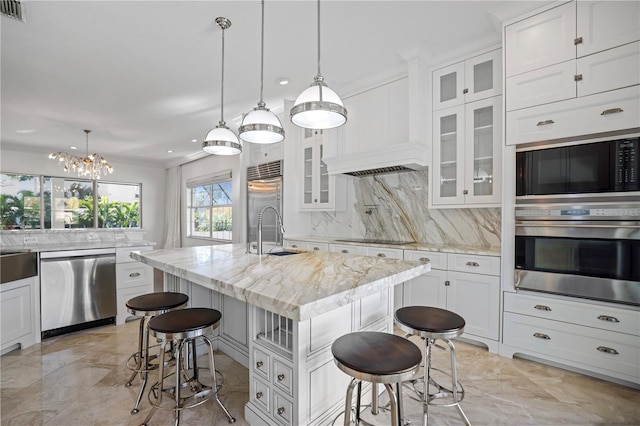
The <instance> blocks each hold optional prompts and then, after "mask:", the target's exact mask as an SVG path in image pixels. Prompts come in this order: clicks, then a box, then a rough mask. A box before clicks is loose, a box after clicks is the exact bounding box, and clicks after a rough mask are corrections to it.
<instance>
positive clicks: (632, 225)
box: [516, 221, 640, 229]
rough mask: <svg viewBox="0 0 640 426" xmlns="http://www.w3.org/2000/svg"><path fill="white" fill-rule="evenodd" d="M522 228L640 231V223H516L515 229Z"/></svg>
mask: <svg viewBox="0 0 640 426" xmlns="http://www.w3.org/2000/svg"><path fill="white" fill-rule="evenodd" d="M518 227H520V228H522V227H541V228H542V227H545V228H547V227H555V228H630V229H634V228H637V229H640V222H614V223H603V222H582V221H581V222H576V221H566V222H558V221H554V222H541V221H531V222H519V221H518V222H516V228H518Z"/></svg>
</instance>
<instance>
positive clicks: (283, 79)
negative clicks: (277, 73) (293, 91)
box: [276, 77, 289, 86]
mask: <svg viewBox="0 0 640 426" xmlns="http://www.w3.org/2000/svg"><path fill="white" fill-rule="evenodd" d="M276 83H278V84H279V85H281V86H286V85H287V84H289V79H288V78H287V77H280V78H276Z"/></svg>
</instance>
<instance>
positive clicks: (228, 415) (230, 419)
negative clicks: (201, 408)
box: [194, 336, 236, 423]
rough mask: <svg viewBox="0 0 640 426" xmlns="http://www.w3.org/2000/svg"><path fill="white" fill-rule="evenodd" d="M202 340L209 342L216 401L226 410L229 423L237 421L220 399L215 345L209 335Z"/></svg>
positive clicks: (210, 366)
mask: <svg viewBox="0 0 640 426" xmlns="http://www.w3.org/2000/svg"><path fill="white" fill-rule="evenodd" d="M202 340H204V342H205V343H206V344H207V347H208V349H209V370H210V371H211V380H212V381H213V382H212V384H211V388H212V390H213V394H214V396H215V398H216V402H217V403H218V405H219V406H220V408H221V409H222V411H224V414H225V415H226V416H227V418H228V419H229V423H235V421H236V419H235V418H234V417H233V416H232V415H231V413H229V411H228V410H227V407H225V406H224V404H223V403H222V401H220V398H218V381H217V378H216V363H215V360H214V359H213V345H212V344H211V340H209V338H208V337H207V336H202ZM194 351H195V347H194ZM194 357H195V352H194ZM194 367H195V363H194Z"/></svg>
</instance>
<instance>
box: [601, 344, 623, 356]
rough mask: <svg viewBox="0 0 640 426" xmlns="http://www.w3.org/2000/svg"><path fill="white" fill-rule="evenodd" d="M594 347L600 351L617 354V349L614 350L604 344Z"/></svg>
mask: <svg viewBox="0 0 640 426" xmlns="http://www.w3.org/2000/svg"><path fill="white" fill-rule="evenodd" d="M596 349H597V350H599V351H600V352H604V353H606V354H611V355H619V353H618V351H616V350H615V349H613V348H608V347H606V346H598V347H597V348H596Z"/></svg>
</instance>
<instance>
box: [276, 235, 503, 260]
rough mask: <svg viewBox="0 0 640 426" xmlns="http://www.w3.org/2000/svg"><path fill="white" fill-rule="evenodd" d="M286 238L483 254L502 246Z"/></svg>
mask: <svg viewBox="0 0 640 426" xmlns="http://www.w3.org/2000/svg"><path fill="white" fill-rule="evenodd" d="M284 239H285V240H299V241H310V242H316V243H328V244H341V245H342V244H345V245H354V246H375V247H386V248H397V249H401V250H424V251H438V252H446V253H460V254H477V255H483V256H500V247H475V246H464V245H445V244H435V243H408V244H377V243H363V242H354V241H344V240H349V239H354V240H355V239H356V238H348V237H342V238H338V237H335V238H334V237H326V238H325V237H315V236H291V237H290V236H285V237H284Z"/></svg>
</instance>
